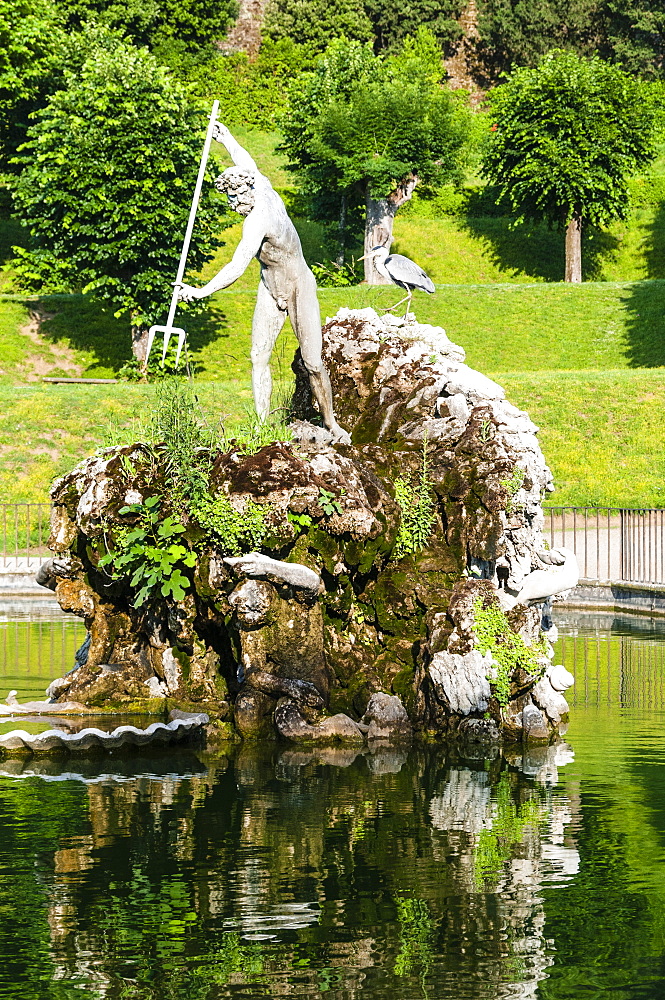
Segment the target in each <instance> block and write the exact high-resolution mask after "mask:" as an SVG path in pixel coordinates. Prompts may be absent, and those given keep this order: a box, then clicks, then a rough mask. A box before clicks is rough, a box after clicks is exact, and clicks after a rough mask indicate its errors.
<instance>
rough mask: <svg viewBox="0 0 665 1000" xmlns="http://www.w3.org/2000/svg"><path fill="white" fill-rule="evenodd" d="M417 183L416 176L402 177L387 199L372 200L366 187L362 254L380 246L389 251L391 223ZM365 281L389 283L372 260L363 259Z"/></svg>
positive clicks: (369, 190)
mask: <svg viewBox="0 0 665 1000" xmlns="http://www.w3.org/2000/svg"><path fill="white" fill-rule="evenodd" d="M417 183H418V175H417V174H409V175H408V176H407V177H403V178H402V180H401V181H400V182H399V184H398V185H397V187H396V188H395V189H394V190H393V191H391V192H390V194H389V195H388V197H387V198H372V191H371V187H370V185H369V184H368V185H367V191H366V195H365V203H366V206H367V211H366V215H365V248H364V250H363V253H365V254H367V253H369V251H370V250H371V249H372V248H373V247H377V246H382V247H388V248H389V249H390V244H391V243H392V241H393V223H394V221H395V215H396V214H397V210H398V209H399V208H401V206H402V205H403V204H404V203H405V202H407V201H409V199H410V198H411V195H412V194H413V192H414V190H415V187H416V184H417ZM365 281H366V282H367V284H368V285H387V284H389V282H388V281H387V280H386V278H383V277H382V276H381V275H380V274H379V272H378V271H377V270H376V268H375V267H374V261H373V260H367V258H366V259H365Z"/></svg>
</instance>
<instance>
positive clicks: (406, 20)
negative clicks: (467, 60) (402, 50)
mask: <svg viewBox="0 0 665 1000" xmlns="http://www.w3.org/2000/svg"><path fill="white" fill-rule="evenodd" d="M364 7H365V11H366V13H367V16H368V17H369V19H370V22H371V25H372V31H373V33H374V48H375V50H376V51H381V50H382V49H394V48H395V46H396V44H397V43H399V42H401V41H403V40H404V39H405V38H407V37H409V36H412V35H415V33H416V32H417V31H418V28H420V27H424V28H427V29H428V30H429V31H431V32H432V34H433V35H434V37H435V38H436V40H437V42H438V43H439V45H440V46H441V47H442V48H444V47H445V46H447V45H449V44H450V43H451V42H454V41H456V40H457V39H458V38H459V37H460V35H461V29H460V26H459V23H458V18H459V16H460V14H461V13H462V11H463V10H464V8H465V7H466V2H465V0H408V2H407V3H403V4H401V6H400V8H399V13H398V14H396V11H395V4H394V3H393V2H392V0H390V2H389V0H364Z"/></svg>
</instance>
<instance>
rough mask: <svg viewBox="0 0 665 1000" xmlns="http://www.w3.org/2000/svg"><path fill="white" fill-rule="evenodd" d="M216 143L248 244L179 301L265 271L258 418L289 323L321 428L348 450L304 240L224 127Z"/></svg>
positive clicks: (266, 406)
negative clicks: (252, 269) (253, 267)
mask: <svg viewBox="0 0 665 1000" xmlns="http://www.w3.org/2000/svg"><path fill="white" fill-rule="evenodd" d="M215 138H216V139H217V140H218V142H221V143H222V144H223V145H224V146H225V147H226V149H227V151H228V153H229V155H230V156H231V159H232V160H233V162H234V164H235V166H233V167H230V168H229V169H228V170H225V171H224V173H223V174H222V175H221V176H220V177H219V178H218V179H217V187H218V188H219V190H220V191H223V192H224V193H225V194H226V195H227V197H228V200H229V205H230V206H231V208H232V209H233V210H234V212H238V214H239V215H242V216H244V219H245V221H244V223H243V228H242V240H241V241H240V244H239V245H238V247H237V249H236V251H235V253H234V254H233V258H232V260H231V261H230V262H229V263H228V264H226V265H225V266H224V267H223V268H222V269H221V271H219V273H218V274H216V275H215V277H214V278H212V279H211V280H210V281H209V282H208V283H207V284H206V285H203V287H202V288H194V287H193V286H192V285H182V286H181V288H180V298H181V299H182V300H183V301H184V302H191V301H192V300H194V299H202V298H205V297H206V296H208V295H212V294H213V292H218V291H219V290H220V289H222V288H228V287H229V285H232V284H233V282H234V281H237V280H238V278H239V277H240V276H241V275H242V274H244V272H245V271H246V270H247V268H248V266H249V264H250V263H251V261H252V259H253V258H254V257H256V258H257V260H258V261H259V264H260V265H261V280H260V282H259V289H258V293H257V297H256V307H255V310H254V319H253V320H252V389H253V392H254V405H255V407H256V412H257V414H258V415H259V417H260V418H261V419H262V420H265V419H266V417H267V416H268V414H269V412H270V395H271V390H272V379H271V376H270V356H271V354H272V351H273V348H274V346H275V341H276V340H277V337H278V335H279V332H280V330H281V329H282V327H283V325H284V321H285V320H286V317H287V316H288V317H289V319H290V320H291V325H292V327H293V331H294V333H295V335H296V337H297V338H298V343H299V344H300V352H301V354H302V359H303V363H304V365H305V368H306V369H307V373H308V375H309V382H310V386H311V390H312V394H313V396H314V398H315V400H316V403H317V405H318V407H319V410H320V412H321V416H322V417H323V421H324V423H325V425H326V427H327V428H328V429H329V430H330V431H331V432H332V434H333V437H334V439H335V440H336V441H340V442H343V443H344V444H350V438H349V435H348V434H347V433H346V431H345V430H344V429H343V428H342V427H340V425H339V424H338V423H337V420H336V419H335V414H334V410H333V399H332V390H331V388H330V378H329V376H328V372H327V371H326V367H325V365H324V363H323V359H322V357H321V351H322V340H321V313H320V310H319V301H318V299H317V296H316V279H315V278H314V275H313V274H312V272H311V270H310V269H309V267H308V266H307V262H306V261H305V258H304V256H303V252H302V246H301V244H300V237H299V236H298V233H297V231H296V228H295V226H294V225H293V223H292V221H291V219H290V218H289V216H288V213H287V211H286V208H285V207H284V202H283V201H282V199H281V198H280V196H279V195H278V194H277V192H276V191H275V190H274V188H273V186H272V184H271V183H270V181H269V180H268V178H267V177H265V176H264V174H262V173H261V171H260V170H259V168H258V167H257V165H256V163H255V162H254V160H253V159H252V157H251V156H250V155H249V153H248V152H247V151H246V150H245V149H243V148H242V146H241V145H240V144H239V143H238V142H236V140H235V139H234V138H233V136H232V135H231V133H230V132H229V130H228V128H227V127H226V126H225V125H221V124H220V123H217V126H216V132H215Z"/></svg>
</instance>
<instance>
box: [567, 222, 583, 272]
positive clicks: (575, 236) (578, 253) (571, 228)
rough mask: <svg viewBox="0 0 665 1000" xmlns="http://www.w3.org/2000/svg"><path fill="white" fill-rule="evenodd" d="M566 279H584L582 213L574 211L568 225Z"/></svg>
mask: <svg viewBox="0 0 665 1000" xmlns="http://www.w3.org/2000/svg"><path fill="white" fill-rule="evenodd" d="M565 280H566V281H573V282H581V281H582V215H581V213H580V212H579V211H577V210H576V211H575V212H573V217H572V219H571V220H570V222H569V223H568V225H567V226H566V277H565Z"/></svg>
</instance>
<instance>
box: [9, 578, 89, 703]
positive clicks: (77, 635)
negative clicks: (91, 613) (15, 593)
mask: <svg viewBox="0 0 665 1000" xmlns="http://www.w3.org/2000/svg"><path fill="white" fill-rule="evenodd" d="M85 634H86V633H85V627H84V625H83V623H82V621H81V619H80V618H75V617H74V616H73V615H65V614H63V613H62V612H61V611H60V609H59V607H58V606H57V605H56V604H55V602H54V601H51V600H49V599H48V598H46V599H41V600H39V599H36V600H30V601H26V602H25V603H23V604H22V602H21V601H20V600H14V601H5V602H2V601H0V699H3V700H4V698H5V697H6V696H7V693H8V691H11V690H16V691H17V692H18V698H19V701H33V700H39V699H42V698H44V692H45V691H46V688H47V687H48V685H49V684H50V682H51V681H52V680H53V679H54V678H55V677H61V676H62V675H63V674H64V673H66V672H67V671H68V670H70V669H71V668H72V667H73V666H74V653H75V652H76V650H77V649H78V647H79V646H80V645H81V643H82V642H83V640H84V638H85Z"/></svg>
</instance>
